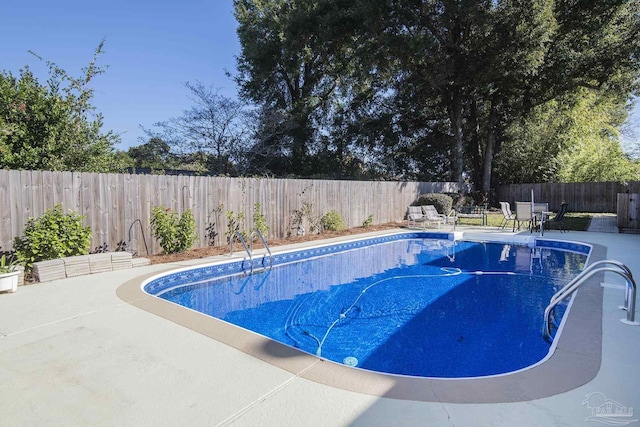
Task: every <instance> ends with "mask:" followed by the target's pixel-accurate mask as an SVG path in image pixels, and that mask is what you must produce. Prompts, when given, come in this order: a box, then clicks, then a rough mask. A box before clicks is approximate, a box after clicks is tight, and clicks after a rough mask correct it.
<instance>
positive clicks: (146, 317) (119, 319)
mask: <svg viewBox="0 0 640 427" xmlns="http://www.w3.org/2000/svg"><path fill="white" fill-rule="evenodd" d="M464 232H465V233H468V234H469V235H471V236H473V235H474V233H477V232H482V235H486V234H487V233H492V234H495V235H496V236H497V235H501V234H507V235H509V234H511V233H501V232H500V231H498V230H494V229H489V228H488V227H483V228H481V229H473V228H465V229H464ZM544 237H545V238H549V239H554V238H558V239H564V240H573V241H580V242H586V243H593V244H598V245H603V246H605V247H606V249H607V254H606V257H607V258H609V259H615V260H618V261H621V262H623V263H625V264H626V265H628V266H629V267H630V268H631V270H632V272H633V274H634V276H635V277H640V263H639V262H638V259H639V258H638V253H640V235H625V234H613V233H603V232H568V233H560V232H557V231H552V232H545V236H544ZM278 249H280V248H278ZM199 262H202V261H199ZM195 263H197V262H194V261H190V262H185V263H173V264H164V265H152V266H147V267H140V268H136V269H132V270H120V271H114V272H109V273H100V274H95V275H91V276H81V277H75V278H71V279H64V280H58V281H52V282H48V283H41V284H35V285H29V286H22V287H20V288H19V289H18V292H17V293H15V294H2V295H0V361H1V363H0V392H1V395H2V405H1V407H0V424H2V425H7V426H43V425H46V426H56V425H64V426H89V425H90V426H114V425H119V426H134V425H135V426H175V425H196V426H201V425H202V426H205V425H206V426H219V425H239V426H256V425H260V426H300V425H304V426H398V425H405V426H414V425H415V426H426V425H434V426H446V425H451V426H454V425H455V426H480V425H487V426H489V425H490V426H513V425H518V426H577V425H599V424H600V422H602V419H597V418H592V419H591V420H590V419H589V417H591V416H592V415H594V411H595V409H594V408H595V405H596V404H599V403H598V402H600V401H598V399H602V397H601V396H604V397H605V399H606V400H608V401H609V402H610V403H614V404H617V405H619V407H620V408H621V409H625V410H626V412H625V414H626V415H631V412H632V411H633V410H632V409H631V408H638V407H640V369H639V368H638V361H637V359H638V358H637V355H638V354H640V327H639V326H628V325H625V324H623V323H621V322H620V319H621V318H623V317H624V316H625V315H624V312H623V311H621V310H619V308H618V306H619V305H621V304H622V302H623V297H624V291H623V288H621V287H620V285H622V284H623V283H624V282H623V280H622V279H621V278H620V277H618V276H615V275H613V274H611V273H607V274H606V276H605V282H606V285H605V287H604V296H603V302H602V307H603V319H602V363H601V366H600V369H599V371H598V373H597V374H596V376H595V378H594V379H593V380H591V381H589V382H588V383H586V384H584V385H582V386H579V387H577V388H575V389H572V390H570V391H568V392H564V393H561V394H557V395H553V396H551V397H545V398H541V399H537V400H532V401H525V402H512V403H492V404H454V403H442V402H417V401H411V400H395V399H389V398H385V397H376V396H371V395H368V394H360V393H355V392H350V391H345V390H342V389H338V388H333V387H330V386H326V385H322V384H319V383H316V382H313V381H310V380H307V379H305V378H303V377H302V375H296V374H292V373H290V372H288V371H286V370H283V369H280V368H277V367H274V366H273V365H271V364H268V363H266V362H263V361H261V360H259V359H256V358H254V357H251V356H249V355H247V354H245V353H243V352H241V351H239V350H236V349H234V348H232V347H229V346H227V345H225V344H222V343H220V342H218V341H216V340H213V339H211V338H209V337H207V336H205V335H203V334H200V333H197V332H195V331H193V330H191V329H188V328H186V327H183V326H181V325H179V324H176V323H173V322H171V321H168V320H166V319H164V318H162V317H159V316H156V315H154V314H151V313H149V312H147V311H144V310H141V309H140V308H138V307H136V306H134V305H131V304H128V303H126V302H124V301H123V300H121V299H120V298H119V297H118V296H117V295H116V290H117V289H118V288H119V287H121V286H122V285H123V284H124V283H126V282H127V281H130V280H132V279H135V278H136V277H148V276H150V275H152V274H156V273H158V272H161V271H165V270H170V269H175V268H178V267H183V266H185V265H193V264H195ZM203 321H204V320H203ZM593 393H596V394H595V395H594V394H593ZM597 393H600V394H601V395H600V394H597ZM588 396H591V400H590V399H589V398H588ZM600 403H602V402H600ZM638 418H640V414H638V416H626V417H619V420H620V421H622V422H625V423H626V424H631V425H640V422H638V421H637V420H638ZM598 421H600V422H598ZM620 425H622V424H620Z"/></svg>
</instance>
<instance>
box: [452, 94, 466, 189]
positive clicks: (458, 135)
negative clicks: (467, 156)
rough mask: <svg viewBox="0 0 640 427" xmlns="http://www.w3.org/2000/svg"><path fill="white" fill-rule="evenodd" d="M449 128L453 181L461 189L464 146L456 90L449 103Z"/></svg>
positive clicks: (460, 106) (458, 99) (459, 106)
mask: <svg viewBox="0 0 640 427" xmlns="http://www.w3.org/2000/svg"><path fill="white" fill-rule="evenodd" d="M451 104H452V105H451V111H450V113H451V126H452V127H453V129H452V131H453V155H454V160H453V179H454V180H455V181H456V182H457V183H458V185H459V186H460V188H461V189H462V188H463V186H464V176H463V167H464V145H463V138H462V100H461V97H460V93H459V91H458V90H457V89H454V90H453V97H452V102H451Z"/></svg>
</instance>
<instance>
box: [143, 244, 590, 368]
mask: <svg viewBox="0 0 640 427" xmlns="http://www.w3.org/2000/svg"><path fill="white" fill-rule="evenodd" d="M423 236H427V237H433V236H429V235H423ZM380 240H382V241H380ZM380 240H378V241H375V240H374V241H373V242H372V243H373V244H364V243H363V244H358V243H356V244H350V245H346V247H343V248H342V251H341V250H340V249H341V248H340V247H338V248H336V247H335V246H330V247H324V248H321V249H316V250H315V251H311V252H309V251H307V253H306V257H304V256H303V255H300V253H291V254H282V255H278V256H277V257H275V266H274V267H273V268H272V269H267V270H266V271H264V272H261V273H255V274H252V275H246V274H242V273H240V274H231V275H229V273H233V272H234V270H248V265H247V264H246V263H236V264H235V266H232V265H226V266H220V265H218V266H211V267H208V269H196V270H188V271H183V272H179V273H176V274H173V275H169V276H165V277H161V278H157V279H154V280H153V281H151V282H150V283H148V284H146V286H145V290H146V291H147V292H149V293H152V294H154V295H157V296H159V297H160V298H163V299H166V300H169V301H172V302H174V303H177V304H180V305H183V306H186V307H189V308H192V309H194V310H197V311H200V312H203V313H205V314H208V315H210V316H214V317H217V318H219V319H222V320H225V321H227V322H229V323H232V324H234V325H237V326H240V327H242V328H246V329H249V330H251V331H254V332H257V333H259V334H262V335H265V336H267V337H270V338H272V339H274V340H276V341H279V342H281V343H284V344H286V345H289V346H292V347H296V348H299V349H300V350H302V351H305V352H308V353H311V354H315V355H318V356H321V357H323V358H326V359H329V360H332V361H335V362H338V363H344V364H346V365H350V366H357V367H360V368H363V369H369V370H373V371H379V372H386V373H393V374H402V375H411V376H423V377H442V378H459V377H476V376H486V375H493V374H500V373H506V372H511V371H515V370H518V369H521V368H524V367H527V366H530V365H532V364H535V363H536V362H538V361H540V360H542V359H543V358H544V357H545V356H546V355H547V354H548V353H549V349H550V343H549V342H547V341H546V340H545V339H544V338H543V337H542V334H541V331H542V322H543V312H544V309H545V307H546V305H547V304H548V302H549V299H550V298H551V296H552V295H553V293H555V292H556V291H557V290H558V289H559V288H560V287H562V286H563V285H564V284H565V283H567V282H568V281H569V280H570V279H571V278H572V277H574V276H575V275H576V274H577V273H578V272H579V271H580V270H581V269H582V267H583V266H584V263H585V261H586V257H587V253H588V248H586V247H585V246H581V245H572V244H565V243H562V244H560V243H558V242H553V241H546V244H545V243H544V242H539V243H538V245H537V246H536V247H528V246H521V245H515V244H502V243H474V242H467V241H452V240H446V239H434V238H425V237H422V236H421V235H419V234H415V233H414V234H413V235H407V236H405V237H404V238H402V236H401V237H398V238H394V239H380ZM365 243H366V242H365ZM342 246H345V245H342ZM258 261H259V262H260V261H262V260H261V259H260V260H258ZM225 274H227V275H226V277H222V278H220V277H219V276H221V275H225ZM563 313H564V307H561V308H560V309H558V310H556V316H558V318H557V319H556V322H559V320H560V318H561V316H562V315H563Z"/></svg>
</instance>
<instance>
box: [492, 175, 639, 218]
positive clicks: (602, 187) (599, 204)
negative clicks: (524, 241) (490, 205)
mask: <svg viewBox="0 0 640 427" xmlns="http://www.w3.org/2000/svg"><path fill="white" fill-rule="evenodd" d="M532 189H533V193H534V198H535V201H537V202H538V201H539V202H547V203H549V209H551V210H552V211H558V210H559V209H560V205H561V204H562V202H566V203H568V204H569V211H572V212H611V213H615V212H616V211H617V204H618V193H640V181H633V182H627V183H619V182H572V183H544V184H510V185H500V186H498V188H497V189H496V195H497V197H498V199H499V200H500V201H504V202H509V203H511V205H512V206H513V203H514V202H519V201H530V200H531V190H532Z"/></svg>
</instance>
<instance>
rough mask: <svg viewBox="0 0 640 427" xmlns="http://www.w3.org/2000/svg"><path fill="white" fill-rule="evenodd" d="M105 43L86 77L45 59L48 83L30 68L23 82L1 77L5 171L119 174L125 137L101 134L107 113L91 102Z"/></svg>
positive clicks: (0, 156) (0, 159)
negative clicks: (120, 146)
mask: <svg viewBox="0 0 640 427" xmlns="http://www.w3.org/2000/svg"><path fill="white" fill-rule="evenodd" d="M103 43H104V41H103V42H101V43H100V44H99V46H98V48H97V49H96V51H95V54H94V58H93V60H92V61H91V62H90V64H89V66H87V67H86V68H84V69H83V75H82V76H80V77H72V76H70V75H69V74H67V72H66V71H64V70H63V69H61V68H60V67H58V66H57V65H55V64H54V63H53V62H50V61H46V64H47V66H48V67H49V79H48V80H47V85H46V86H44V85H41V84H40V83H39V82H38V81H37V79H36V78H35V77H34V75H33V73H31V71H30V70H29V68H28V67H25V68H24V69H23V70H21V71H20V76H19V77H18V78H16V77H14V76H13V75H11V73H7V72H2V73H0V168H6V169H33V170H38V169H44V170H70V171H88V172H116V171H120V170H122V169H123V167H124V166H125V165H126V159H123V158H122V157H120V156H117V155H116V152H115V150H114V146H115V145H116V144H117V143H119V142H120V138H119V137H118V136H117V135H115V134H114V133H112V132H110V131H109V132H107V133H102V132H101V130H100V129H101V127H102V115H101V114H96V113H95V107H94V106H93V105H92V104H91V98H92V97H93V89H91V88H90V86H89V83H90V82H91V81H92V80H93V78H94V77H95V76H97V75H99V74H102V73H103V72H104V68H101V67H98V66H96V60H97V58H98V56H99V55H100V54H101V53H102V46H103Z"/></svg>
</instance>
